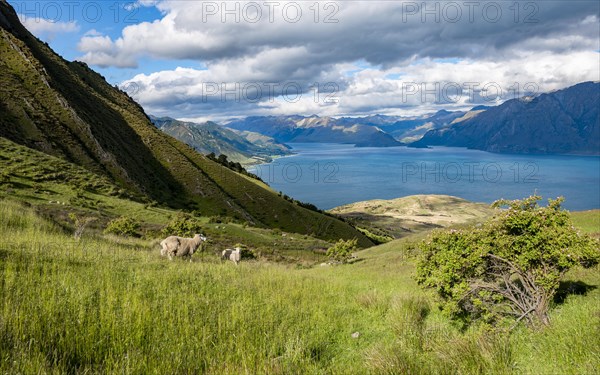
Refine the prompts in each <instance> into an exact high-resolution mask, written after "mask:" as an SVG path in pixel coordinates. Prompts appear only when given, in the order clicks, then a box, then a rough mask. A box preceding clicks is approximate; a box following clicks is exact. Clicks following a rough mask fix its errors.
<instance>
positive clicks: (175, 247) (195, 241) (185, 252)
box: [160, 234, 206, 262]
mask: <svg viewBox="0 0 600 375" xmlns="http://www.w3.org/2000/svg"><path fill="white" fill-rule="evenodd" d="M203 241H206V237H204V236H203V235H201V234H196V235H195V236H194V238H183V237H177V236H170V237H167V238H165V239H164V240H162V242H161V243H160V246H161V247H162V249H161V250H160V255H161V256H165V255H167V256H168V257H169V260H173V256H177V257H188V258H190V262H191V261H192V255H193V254H194V252H196V250H197V249H198V248H199V247H200V245H201V244H202V242H203Z"/></svg>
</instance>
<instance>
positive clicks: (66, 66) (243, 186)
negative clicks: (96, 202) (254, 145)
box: [0, 0, 371, 246]
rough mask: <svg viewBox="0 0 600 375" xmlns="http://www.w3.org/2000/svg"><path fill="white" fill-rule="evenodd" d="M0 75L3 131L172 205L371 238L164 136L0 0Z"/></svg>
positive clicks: (328, 235)
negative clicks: (33, 32) (42, 39)
mask: <svg viewBox="0 0 600 375" xmlns="http://www.w3.org/2000/svg"><path fill="white" fill-rule="evenodd" d="M0 81H1V82H3V85H2V87H0V137H4V138H7V139H10V140H12V141H13V142H16V143H18V144H21V145H25V146H27V147H31V148H34V149H37V150H39V151H42V152H44V153H47V154H50V155H54V156H57V157H60V158H63V159H65V160H67V161H70V162H73V163H76V164H79V165H81V166H83V167H85V168H86V169H88V170H90V171H92V172H94V173H96V174H100V175H103V176H105V177H107V178H109V179H110V180H111V181H113V182H114V183H116V184H117V185H119V186H120V187H122V188H124V189H126V190H131V191H133V192H135V193H136V194H139V195H146V196H148V197H149V198H150V199H153V200H156V201H158V202H161V203H163V202H164V203H167V204H168V205H169V206H171V207H175V208H180V209H186V210H197V211H200V212H202V213H203V214H204V215H207V216H211V215H223V216H229V217H233V218H235V219H237V220H241V221H248V222H250V223H252V224H253V225H257V226H264V227H272V228H280V229H281V230H285V231H289V232H298V233H303V234H312V235H314V236H317V237H320V238H323V239H327V240H331V239H336V238H340V237H343V238H354V237H357V238H358V239H359V242H360V244H361V246H368V245H370V244H371V243H370V242H369V240H368V239H367V238H366V237H364V236H363V235H362V234H361V233H360V232H358V231H356V230H354V229H353V228H352V227H350V226H349V225H347V224H345V223H343V222H341V221H339V220H336V219H334V218H331V217H328V216H325V215H322V214H319V213H315V212H311V211H308V210H306V209H304V208H302V207H299V206H298V205H294V204H292V203H290V202H287V201H286V200H284V199H282V198H281V197H279V196H278V195H277V194H276V193H275V192H273V191H272V190H270V189H269V188H268V187H267V186H265V185H263V184H261V183H259V182H257V181H255V180H252V179H249V178H246V177H245V176H242V175H240V174H237V173H235V172H233V171H231V170H229V169H227V168H223V167H222V166H220V165H219V164H217V163H215V162H213V161H211V160H209V159H208V158H206V157H204V156H202V155H200V154H198V153H196V152H195V151H194V150H193V149H191V148H190V147H189V146H187V145H184V144H183V143H181V142H179V141H177V140H175V139H174V138H172V137H170V136H168V135H165V134H164V133H162V132H161V131H160V130H158V129H156V127H154V126H153V125H152V124H151V122H150V120H149V118H148V117H147V116H146V114H145V113H144V111H143V109H142V108H141V107H140V106H139V105H138V104H137V103H136V102H134V101H133V100H132V99H131V98H129V96H128V95H127V94H126V93H124V92H122V91H121V90H119V89H117V88H114V87H112V86H111V85H109V84H108V83H107V82H106V80H105V79H104V78H103V77H102V76H100V75H99V74H97V73H95V72H94V71H92V70H91V69H89V68H88V67H87V66H86V65H85V64H83V63H79V62H67V61H65V60H64V59H62V58H61V57H60V56H58V55H57V54H55V53H54V52H53V51H52V50H51V49H50V48H49V47H48V46H47V45H45V44H44V43H42V42H40V41H39V40H38V39H36V38H35V37H34V36H33V35H31V34H30V33H29V32H28V31H27V30H26V29H25V28H24V27H23V26H22V25H21V24H20V22H19V20H18V18H17V15H16V14H15V12H14V10H13V9H12V8H11V7H10V6H9V5H8V4H7V3H6V2H5V1H4V0H2V1H0Z"/></svg>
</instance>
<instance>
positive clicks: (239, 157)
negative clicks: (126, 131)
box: [150, 116, 291, 164]
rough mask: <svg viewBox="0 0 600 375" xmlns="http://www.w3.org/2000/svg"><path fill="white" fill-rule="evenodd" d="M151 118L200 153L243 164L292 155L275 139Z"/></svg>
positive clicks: (166, 118) (218, 126)
mask: <svg viewBox="0 0 600 375" xmlns="http://www.w3.org/2000/svg"><path fill="white" fill-rule="evenodd" d="M150 119H151V120H152V122H153V123H154V125H156V126H157V127H158V128H159V129H160V130H162V131H164V132H165V133H167V134H169V135H170V136H172V137H174V138H176V139H178V140H180V141H182V142H183V143H186V144H188V145H189V146H191V147H192V148H193V149H194V150H196V151H198V152H200V153H202V154H210V153H214V154H215V155H217V156H219V155H221V154H223V155H227V157H228V159H229V160H231V161H234V162H239V163H242V164H252V163H256V162H270V161H272V156H282V155H289V154H291V151H290V148H289V147H288V146H286V145H284V144H281V143H277V142H276V141H275V140H274V139H272V138H269V137H267V136H262V135H260V134H256V133H250V132H237V131H234V130H231V129H228V128H225V127H223V126H221V125H219V124H216V123H214V122H210V121H209V122H204V123H194V122H184V121H178V120H175V119H173V118H170V117H161V118H158V117H154V116H150Z"/></svg>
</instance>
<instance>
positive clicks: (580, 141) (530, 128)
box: [412, 82, 600, 155]
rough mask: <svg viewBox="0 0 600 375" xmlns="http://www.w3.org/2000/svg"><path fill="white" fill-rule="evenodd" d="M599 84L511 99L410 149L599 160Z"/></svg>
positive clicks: (436, 131) (447, 128)
mask: <svg viewBox="0 0 600 375" xmlns="http://www.w3.org/2000/svg"><path fill="white" fill-rule="evenodd" d="M599 111H600V83H598V82H584V83H580V84H577V85H575V86H572V87H569V88H566V89H563V90H559V91H555V92H552V93H548V94H542V95H539V96H537V97H535V98H523V99H513V100H509V101H507V102H505V103H504V104H502V105H500V106H497V107H492V108H489V109H487V110H486V111H484V112H482V113H480V114H478V115H477V116H474V117H471V118H467V119H465V120H464V121H460V122H456V123H454V124H452V125H451V126H449V127H446V128H443V129H439V130H432V131H430V132H428V133H427V134H426V135H425V136H424V137H423V138H422V139H421V140H419V141H417V142H415V143H413V144H412V146H417V147H425V146H436V145H444V146H456V147H469V148H473V149H478V150H484V151H491V152H508V153H538V154H546V153H565V154H582V155H600V113H599Z"/></svg>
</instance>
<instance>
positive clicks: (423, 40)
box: [9, 0, 600, 121]
mask: <svg viewBox="0 0 600 375" xmlns="http://www.w3.org/2000/svg"><path fill="white" fill-rule="evenodd" d="M9 3H10V4H11V5H13V7H14V8H15V9H16V11H17V13H18V14H19V15H20V17H21V20H22V22H23V23H24V24H25V26H26V27H27V28H28V29H29V30H30V31H31V32H32V33H33V34H35V35H36V36H37V37H39V38H40V39H42V40H44V41H46V42H48V43H49V45H50V46H51V47H52V48H53V49H54V50H55V51H56V52H58V53H59V54H60V55H62V56H63V57H64V58H66V59H68V60H79V61H84V62H86V63H87V64H88V65H90V66H91V67H92V68H93V69H94V70H96V71H98V72H99V73H100V74H102V75H103V76H105V77H106V79H107V80H108V81H109V82H110V83H111V84H117V85H119V86H121V87H122V88H124V89H125V90H126V91H127V92H129V93H130V95H131V96H132V97H133V98H134V99H135V100H137V101H138V102H139V103H140V104H141V105H142V106H143V107H144V109H145V110H146V111H147V112H148V113H150V114H154V115H157V116H171V117H175V118H178V119H183V120H189V121H204V120H215V121H220V120H225V119H229V118H237V117H246V116H255V115H291V114H300V115H312V114H317V115H320V116H364V115H370V114H386V115H401V116H414V115H420V114H425V113H430V112H434V111H437V110H440V109H446V110H467V109H469V108H471V107H474V106H476V105H482V104H483V105H497V104H500V103H502V102H503V101H505V100H509V99H514V98H519V97H523V96H526V95H534V94H537V93H541V92H548V91H552V90H557V89H561V88H565V87H568V86H571V85H573V84H576V83H579V82H583V81H599V80H600V2H599V1H596V0H591V1H588V0H586V1H577V0H574V1H546V0H544V1H515V0H513V1H418V2H416V1H312V0H309V1H271V0H267V1H199V0H198V1H196V0H130V1H124V2H123V1H112V0H105V1H72V0H64V1H30V0H27V1H16V0H9Z"/></svg>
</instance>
